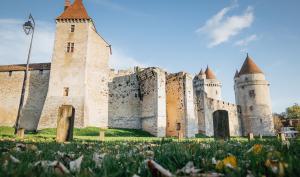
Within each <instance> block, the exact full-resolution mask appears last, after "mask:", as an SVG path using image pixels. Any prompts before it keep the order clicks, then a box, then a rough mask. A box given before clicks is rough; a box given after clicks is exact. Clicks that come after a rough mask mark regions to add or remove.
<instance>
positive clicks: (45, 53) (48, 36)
mask: <svg viewBox="0 0 300 177" xmlns="http://www.w3.org/2000/svg"><path fill="white" fill-rule="evenodd" d="M23 23H24V21H23V20H19V19H0V41H1V43H0V64H1V65H5V64H19V63H26V60H27V54H28V48H29V42H30V36H26V35H25V33H24V32H23V27H22V25H23ZM54 26H55V24H54V23H53V24H52V23H48V22H43V21H36V28H35V29H36V32H35V36H34V39H33V46H32V55H31V62H32V63H33V62H35V63H36V62H50V60H51V55H52V50H53V43H54Z"/></svg>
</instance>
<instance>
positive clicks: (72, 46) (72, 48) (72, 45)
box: [71, 43, 74, 53]
mask: <svg viewBox="0 0 300 177" xmlns="http://www.w3.org/2000/svg"><path fill="white" fill-rule="evenodd" d="M71 52H72V53H73V52H74V43H71Z"/></svg>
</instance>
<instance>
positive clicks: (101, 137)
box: [99, 128, 105, 141]
mask: <svg viewBox="0 0 300 177" xmlns="http://www.w3.org/2000/svg"><path fill="white" fill-rule="evenodd" d="M99 140H100V141H104V140H105V129H104V128H100V132H99Z"/></svg>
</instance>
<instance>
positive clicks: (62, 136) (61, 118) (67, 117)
mask: <svg viewBox="0 0 300 177" xmlns="http://www.w3.org/2000/svg"><path fill="white" fill-rule="evenodd" d="M74 115H75V109H74V108H73V106H71V105H62V106H61V107H60V108H59V114H58V118H57V129H56V141H57V142H65V141H71V140H72V139H73V127H74Z"/></svg>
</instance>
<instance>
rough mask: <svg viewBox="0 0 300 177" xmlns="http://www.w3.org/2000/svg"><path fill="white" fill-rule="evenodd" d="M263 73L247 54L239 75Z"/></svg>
mask: <svg viewBox="0 0 300 177" xmlns="http://www.w3.org/2000/svg"><path fill="white" fill-rule="evenodd" d="M258 73H263V72H262V71H261V69H260V68H259V67H258V66H257V65H256V64H255V63H254V61H253V60H252V58H251V57H249V55H248V54H247V57H246V60H245V62H244V64H243V66H242V68H241V70H240V73H239V75H243V74H258Z"/></svg>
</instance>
